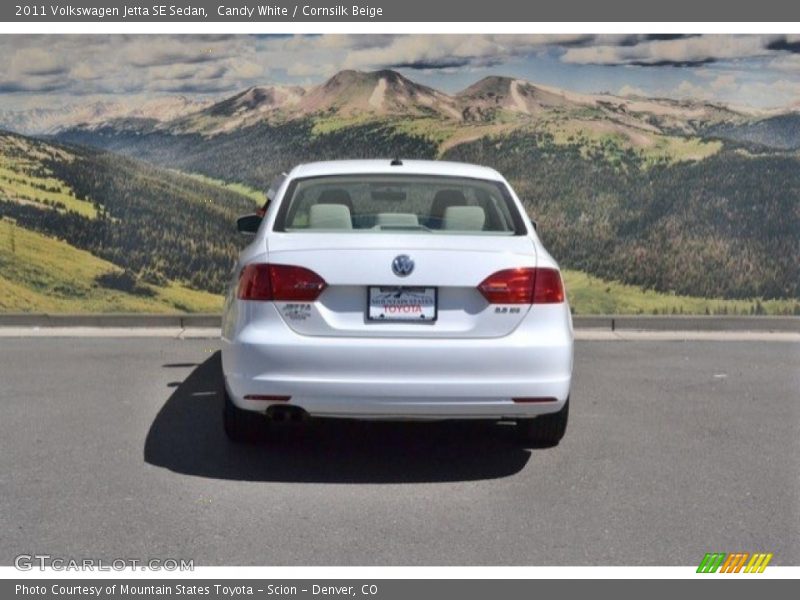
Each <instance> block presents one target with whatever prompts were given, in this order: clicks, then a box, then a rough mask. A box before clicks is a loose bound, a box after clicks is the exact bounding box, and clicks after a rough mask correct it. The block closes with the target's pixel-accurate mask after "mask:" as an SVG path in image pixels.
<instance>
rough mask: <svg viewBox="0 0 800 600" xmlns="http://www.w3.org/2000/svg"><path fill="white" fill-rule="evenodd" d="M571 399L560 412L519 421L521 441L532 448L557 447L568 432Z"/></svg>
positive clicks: (518, 430)
mask: <svg viewBox="0 0 800 600" xmlns="http://www.w3.org/2000/svg"><path fill="white" fill-rule="evenodd" d="M568 419H569V398H567V401H566V402H565V403H564V406H563V407H562V408H561V410H559V411H558V412H554V413H548V414H545V415H539V416H538V417H535V418H533V419H517V432H518V433H519V436H520V439H521V440H522V441H523V442H524V443H526V444H528V445H531V446H545V447H546V446H556V445H558V443H559V442H560V441H561V438H563V437H564V434H565V433H566V431H567V420H568Z"/></svg>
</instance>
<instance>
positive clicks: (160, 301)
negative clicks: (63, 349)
mask: <svg viewBox="0 0 800 600" xmlns="http://www.w3.org/2000/svg"><path fill="white" fill-rule="evenodd" d="M109 271H121V269H120V268H119V267H116V266H114V265H112V264H111V263H109V262H107V261H104V260H102V259H99V258H97V257H95V256H92V255H91V254H89V253H88V252H85V251H83V250H78V249H77V248H74V247H73V246H70V245H69V244H67V243H66V242H62V241H60V240H55V239H53V238H49V237H46V236H44V235H41V234H38V233H35V232H32V231H29V230H26V229H22V228H21V227H18V226H16V225H13V224H12V223H11V222H10V221H0V312H50V313H101V312H143V313H170V312H218V311H219V310H220V309H221V308H222V298H221V297H220V296H216V295H214V294H209V293H207V292H198V291H195V290H190V289H188V288H186V287H183V286H181V285H178V284H175V283H171V284H169V285H168V286H165V287H155V286H148V287H150V288H151V289H152V290H153V291H154V292H155V295H154V296H152V297H144V296H136V295H133V294H128V293H125V292H121V291H118V290H113V289H106V288H103V287H100V286H98V285H97V284H96V283H95V278H96V277H97V276H98V275H101V274H103V273H107V272H109Z"/></svg>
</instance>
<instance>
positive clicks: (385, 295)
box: [367, 286, 436, 321]
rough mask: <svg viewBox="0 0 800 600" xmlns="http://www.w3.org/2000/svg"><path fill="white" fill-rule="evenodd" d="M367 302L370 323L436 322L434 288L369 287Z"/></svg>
mask: <svg viewBox="0 0 800 600" xmlns="http://www.w3.org/2000/svg"><path fill="white" fill-rule="evenodd" d="M367 302H368V309H367V319H369V320H370V321H435V320H436V288H432V287H378V286H375V287H370V288H368V292H367Z"/></svg>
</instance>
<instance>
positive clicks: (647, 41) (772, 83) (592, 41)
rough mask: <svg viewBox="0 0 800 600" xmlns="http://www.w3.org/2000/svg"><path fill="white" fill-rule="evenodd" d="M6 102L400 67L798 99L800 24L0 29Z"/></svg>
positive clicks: (230, 86)
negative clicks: (674, 30) (593, 31)
mask: <svg viewBox="0 0 800 600" xmlns="http://www.w3.org/2000/svg"><path fill="white" fill-rule="evenodd" d="M0 55H2V56H3V58H4V65H3V68H2V69H0V110H17V109H25V108H55V107H58V106H63V105H65V104H70V103H84V102H87V101H91V100H95V99H115V98H127V99H131V98H133V99H138V98H143V97H154V96H159V95H175V94H180V95H186V96H192V97H194V96H203V97H208V96H223V95H226V94H230V93H232V92H235V91H237V90H240V89H243V88H245V87H248V86H251V85H264V84H270V83H279V84H283V83H299V84H312V83H318V82H321V81H323V80H324V79H325V78H327V77H329V76H330V75H332V74H333V73H335V72H336V71H339V70H341V69H346V68H347V69H362V70H368V69H378V68H394V69H397V70H399V71H401V72H402V73H403V74H405V75H406V76H408V77H410V78H412V79H414V80H416V81H419V82H421V83H425V84H427V85H431V86H433V87H436V88H439V89H442V90H444V91H447V92H455V91H458V90H460V89H462V88H464V87H466V86H467V85H469V84H471V83H473V82H474V81H476V80H478V79H480V78H481V77H483V76H485V75H510V76H514V77H520V78H524V79H528V80H531V81H533V82H538V83H543V84H547V85H552V86H557V87H562V88H566V89H569V90H574V91H581V92H601V91H605V92H612V93H615V94H622V95H626V94H640V95H648V96H662V97H675V98H686V97H693V98H703V99H709V100H716V101H722V102H727V103H730V104H734V105H743V106H747V105H749V106H754V107H762V108H770V107H783V106H787V105H796V106H800V35H701V36H675V35H322V36H274V35H273V36H243V35H241V36H193V35H191V36H190V35H175V36H143V35H114V36H86V35H59V36H19V35H5V36H0Z"/></svg>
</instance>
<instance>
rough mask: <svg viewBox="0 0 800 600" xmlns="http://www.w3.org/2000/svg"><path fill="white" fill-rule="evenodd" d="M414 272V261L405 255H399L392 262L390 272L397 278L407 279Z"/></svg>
mask: <svg viewBox="0 0 800 600" xmlns="http://www.w3.org/2000/svg"><path fill="white" fill-rule="evenodd" d="M413 270H414V261H413V260H411V258H410V257H409V256H408V255H407V254H401V255H400V256H397V257H395V259H394V260H393V261H392V271H394V274H395V275H397V276H398V277H407V276H408V275H411V272H412V271H413Z"/></svg>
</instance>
